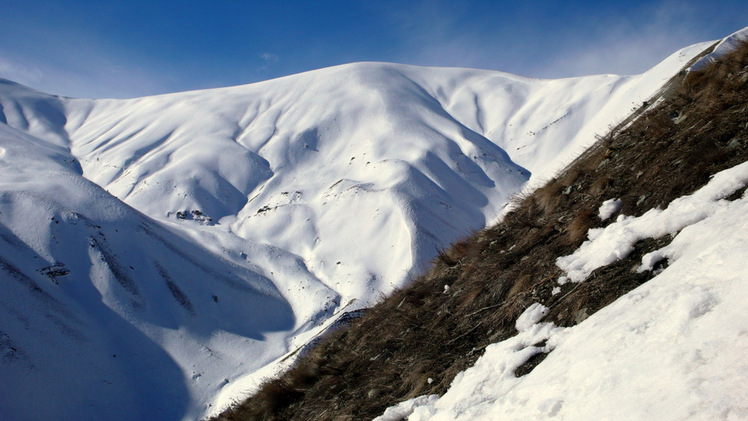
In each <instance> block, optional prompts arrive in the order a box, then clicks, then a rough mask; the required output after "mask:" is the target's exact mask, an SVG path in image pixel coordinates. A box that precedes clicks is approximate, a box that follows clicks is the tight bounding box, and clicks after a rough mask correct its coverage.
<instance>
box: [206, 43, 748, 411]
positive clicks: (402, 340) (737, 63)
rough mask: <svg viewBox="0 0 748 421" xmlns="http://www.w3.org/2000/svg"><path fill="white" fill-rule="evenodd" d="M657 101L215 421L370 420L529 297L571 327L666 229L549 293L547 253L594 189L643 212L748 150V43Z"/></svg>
mask: <svg viewBox="0 0 748 421" xmlns="http://www.w3.org/2000/svg"><path fill="white" fill-rule="evenodd" d="M663 98H664V100H662V102H660V103H659V104H658V105H657V106H655V107H652V108H651V109H649V110H646V111H645V110H642V111H641V113H640V115H638V116H637V117H636V118H635V119H633V120H632V121H630V122H629V123H630V124H628V125H622V126H619V127H618V128H616V129H614V130H613V131H612V132H611V133H610V134H608V135H606V136H605V137H603V138H601V139H600V140H599V141H598V142H597V144H596V145H595V146H593V147H592V148H591V149H590V150H589V151H587V152H585V153H584V154H583V155H582V156H581V157H580V158H579V159H577V160H576V161H575V162H574V163H573V164H572V165H571V166H569V167H568V168H567V169H566V170H565V171H564V172H562V173H561V174H559V175H558V176H557V177H556V178H554V179H552V180H550V181H549V182H548V184H546V185H545V186H544V187H542V188H540V189H538V190H537V191H536V192H534V193H533V194H532V195H529V196H527V197H523V198H519V199H517V203H516V204H517V208H516V210H515V211H513V212H512V213H510V214H509V215H507V217H506V218H505V220H504V221H503V222H502V223H500V224H498V225H496V226H494V227H491V228H488V229H485V230H483V231H481V232H478V233H476V234H475V235H474V236H472V237H470V238H466V239H464V240H462V241H460V242H458V243H456V244H454V245H453V246H452V247H451V248H450V249H449V250H446V251H445V252H443V253H441V255H440V257H439V258H438V259H437V261H436V262H434V265H433V267H432V269H431V271H430V272H429V273H427V274H426V275H424V276H422V277H421V278H419V279H417V280H415V281H414V282H413V284H412V285H411V286H410V287H409V288H407V289H404V290H401V291H397V292H395V293H394V294H393V295H392V296H390V297H388V298H387V299H386V300H384V301H383V302H382V303H380V304H378V305H377V306H375V307H374V308H372V309H370V310H369V311H368V312H367V313H366V315H365V316H364V317H362V318H361V319H359V320H357V321H355V322H354V323H353V324H352V325H350V326H349V327H348V328H345V329H340V330H337V331H335V332H333V333H331V334H329V335H328V336H327V337H326V338H325V339H323V340H322V341H321V342H320V344H319V345H318V346H316V347H315V348H314V349H313V350H311V351H310V352H308V353H307V354H306V355H305V356H303V357H301V358H300V360H299V361H298V362H297V364H296V365H295V366H294V367H293V368H292V369H291V370H290V371H289V372H287V373H286V374H285V375H283V376H282V377H280V378H278V379H274V380H271V381H269V382H267V383H266V384H265V385H264V386H263V388H262V389H261V390H260V391H259V392H258V393H257V394H256V395H255V396H253V397H251V398H250V399H248V400H247V401H245V402H243V403H242V404H240V405H237V406H235V407H234V408H232V409H230V410H228V411H226V412H225V413H223V414H221V415H220V416H219V417H218V419H221V420H244V419H277V420H288V419H298V420H358V419H371V418H373V417H375V416H377V415H379V414H381V413H382V411H383V410H384V409H385V408H386V407H388V406H390V405H393V404H395V403H397V402H399V401H402V400H405V399H408V398H411V397H415V396H418V395H423V394H432V393H439V394H441V393H444V392H445V391H446V389H447V388H448V386H449V384H450V383H451V381H452V379H453V378H454V376H455V375H456V374H457V373H459V372H460V371H462V370H464V369H465V368H467V367H470V366H471V365H472V364H473V363H474V362H475V360H476V359H477V358H478V357H479V356H480V355H481V353H482V350H483V348H485V347H486V346H487V345H488V344H490V343H493V342H497V341H501V340H503V339H506V338H508V337H510V336H512V335H514V334H515V333H516V332H515V328H514V323H515V321H516V318H517V316H519V314H520V313H521V312H522V311H523V310H524V309H525V308H526V307H527V306H529V305H530V304H531V303H533V302H541V303H543V304H544V305H546V306H548V307H550V308H551V312H550V314H549V315H548V316H547V317H546V318H545V320H547V321H549V320H552V321H554V322H555V323H556V324H558V325H562V326H571V325H574V324H576V323H579V322H580V321H581V320H583V319H584V318H585V317H587V316H588V315H589V314H592V313H594V312H595V311H597V310H599V309H600V308H602V307H603V306H605V305H607V304H609V303H610V302H612V301H613V300H615V299H616V298H618V297H620V296H621V295H623V294H625V293H627V292H628V291H630V290H632V289H633V288H636V287H637V286H638V285H640V284H642V283H644V282H646V281H647V280H649V278H650V277H651V274H650V273H641V274H639V273H635V272H632V270H631V268H632V266H635V261H636V260H637V259H640V258H641V256H642V254H643V253H646V252H648V251H651V250H653V249H655V248H659V247H661V246H663V245H665V244H667V243H668V242H669V241H670V238H668V237H665V238H660V239H656V240H645V241H642V242H640V243H639V244H637V246H636V251H635V252H634V253H632V255H631V256H629V258H627V259H623V260H621V261H619V262H618V263H615V264H612V265H610V266H607V267H603V268H600V269H598V270H597V271H595V272H594V273H593V274H592V276H591V277H590V279H589V280H587V281H586V282H584V283H580V284H571V283H569V284H565V285H563V286H562V287H561V293H559V294H556V295H552V294H551V290H552V289H553V287H555V286H557V283H556V279H557V278H558V276H559V275H561V273H560V270H559V269H558V268H557V267H556V265H555V260H556V258H557V257H558V256H562V255H567V254H570V253H571V252H572V251H573V250H574V249H576V248H577V247H579V245H580V244H581V243H582V242H583V241H584V240H585V235H586V232H587V230H588V229H589V228H591V227H595V226H601V225H603V222H602V221H600V220H599V218H598V217H597V209H598V207H599V206H600V204H601V203H602V202H603V201H604V200H606V199H610V198H620V199H622V201H623V208H622V210H621V212H622V213H624V214H627V215H641V214H643V213H644V212H646V211H647V210H649V209H652V208H654V207H660V208H664V207H665V206H666V205H667V204H668V203H669V202H670V201H672V200H673V199H675V198H677V197H679V196H682V195H684V194H688V193H691V192H693V191H695V190H696V189H697V188H699V187H700V186H702V185H704V184H706V182H707V181H708V179H709V176H710V175H711V174H714V173H716V172H718V171H720V170H722V169H725V168H729V167H731V166H734V165H736V164H738V163H741V162H743V161H745V160H746V159H747V158H748V45H744V46H743V48H741V49H740V50H739V51H737V52H735V53H733V54H731V55H730V56H728V57H726V58H725V59H724V60H722V61H720V62H718V63H715V64H713V65H711V66H710V67H709V68H707V69H705V70H704V71H702V72H700V73H690V74H688V75H686V74H685V73H684V74H681V75H679V76H676V78H674V80H673V81H672V83H671V84H670V87H669V88H668V90H667V91H666V92H665V93H664V95H663ZM611 220H612V219H611ZM445 285H447V286H449V289H448V290H446V291H445ZM542 358H543V356H542V355H540V356H538V357H537V358H534V359H532V360H531V361H529V362H528V363H527V364H525V365H524V366H522V367H520V368H519V369H518V370H517V373H516V374H517V375H522V374H525V373H527V372H529V371H530V370H532V368H533V367H534V366H535V365H537V364H539V363H542ZM428 378H433V380H434V381H433V382H432V383H430V384H429V382H428V381H427V380H428Z"/></svg>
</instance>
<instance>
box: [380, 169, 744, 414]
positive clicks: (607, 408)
mask: <svg viewBox="0 0 748 421" xmlns="http://www.w3.org/2000/svg"><path fill="white" fill-rule="evenodd" d="M746 184H748V163H742V164H740V165H738V166H736V167H733V168H730V169H728V170H725V171H722V172H720V173H718V174H716V175H715V176H714V177H713V178H712V180H711V181H710V182H709V184H707V185H706V186H704V187H703V188H701V189H700V190H698V191H697V192H695V193H694V194H692V195H690V196H684V197H681V198H679V199H676V200H674V201H673V202H672V203H670V205H669V206H668V207H667V208H666V209H664V210H661V209H652V210H650V211H649V212H647V213H645V214H644V215H642V216H641V217H632V216H624V215H621V216H619V217H618V219H617V220H616V221H615V222H614V223H612V224H611V225H608V226H607V227H605V228H596V229H594V230H591V231H590V234H589V237H590V240H589V241H587V242H585V243H584V244H583V245H582V247H581V248H579V249H578V250H576V251H575V252H574V253H573V254H572V255H570V256H565V257H562V258H559V260H558V265H559V267H561V268H562V269H564V271H566V272H567V273H568V274H569V277H568V278H569V279H570V280H571V281H573V282H583V281H584V279H585V278H586V276H588V275H589V272H590V271H591V269H592V268H595V267H600V266H603V265H605V264H608V263H611V262H613V261H616V260H619V259H621V258H622V257H623V256H625V255H626V254H628V252H629V251H630V249H633V244H634V243H635V242H636V241H639V240H641V239H644V238H656V237H661V236H663V235H667V234H668V233H677V235H676V236H675V238H674V240H673V242H672V243H671V244H669V245H667V246H665V247H663V248H661V249H659V250H655V251H654V252H652V253H649V254H646V255H645V256H644V258H643V259H642V265H641V266H640V267H639V268H638V270H639V271H652V270H653V269H654V264H655V263H657V262H660V261H661V260H663V259H668V261H669V262H670V266H668V267H667V268H666V269H664V270H662V269H659V270H658V271H656V272H655V273H657V276H655V277H654V278H653V279H652V280H650V281H649V282H647V283H646V284H644V285H642V286H640V287H639V288H637V289H635V290H634V291H632V292H630V293H628V294H626V295H624V296H623V297H621V298H620V299H618V300H617V301H615V302H614V303H612V304H611V305H610V306H608V307H606V308H604V309H602V310H601V311H599V312H597V313H595V314H593V315H592V316H590V317H589V318H588V319H586V320H584V321H583V322H582V323H580V324H579V325H577V326H573V327H569V328H562V327H557V326H554V324H553V323H550V322H544V323H538V322H539V321H540V319H542V318H543V316H545V314H546V313H547V312H548V308H546V307H544V306H542V305H541V304H539V303H534V304H532V305H531V306H530V307H529V308H528V309H527V310H526V311H525V312H524V313H523V314H522V315H521V316H520V317H519V319H518V320H517V330H518V332H519V333H518V334H517V335H516V336H514V337H512V338H510V339H508V340H506V341H503V342H499V343H496V344H493V345H490V346H488V347H487V348H486V353H485V354H484V355H483V356H482V357H481V358H480V359H479V360H478V362H477V363H476V364H475V366H473V367H471V368H469V369H467V370H465V371H464V372H462V373H460V374H459V375H458V376H457V377H455V379H454V381H453V383H452V385H451V386H450V389H449V391H447V393H446V394H445V395H444V396H442V397H438V396H437V395H432V396H421V397H418V398H415V399H412V400H409V401H406V402H403V403H401V404H399V405H397V406H395V407H393V408H389V409H388V410H387V411H386V412H385V414H383V415H382V416H381V417H378V418H377V420H379V421H386V420H400V419H403V417H406V416H407V417H408V419H409V420H414V421H415V420H423V421H426V420H434V421H436V420H449V421H452V420H494V419H500V418H504V419H513V420H537V419H548V418H556V419H562V420H595V419H606V420H629V419H671V420H716V419H723V420H743V419H746V417H748V404H747V403H746V400H745V398H746V396H748V387H746V385H745V379H746V377H747V376H748V365H746V362H745V354H744V353H743V352H744V350H746V349H748V336H746V334H745V333H746V331H745V328H746V326H748V314H747V313H746V312H745V297H746V294H748V282H746V276H745V270H744V267H745V261H746V259H748V218H746V215H748V195H746V194H745V193H743V194H742V196H741V197H740V198H738V199H736V200H733V201H730V200H726V198H727V197H728V196H730V195H731V194H733V193H735V192H740V191H741V189H743V188H744V187H745V185H746ZM588 269H589V271H588ZM551 351H553V352H551ZM549 352H550V353H549ZM538 353H549V354H548V358H546V359H545V360H544V361H543V363H542V364H540V365H538V366H537V367H536V368H535V369H534V370H533V371H532V372H530V373H529V374H527V375H526V376H522V377H517V376H516V375H515V370H516V369H517V367H519V366H521V365H522V364H524V363H525V362H526V361H527V360H528V359H529V358H530V357H532V356H533V355H535V354H538Z"/></svg>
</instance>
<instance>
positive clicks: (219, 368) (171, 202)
mask: <svg viewBox="0 0 748 421" xmlns="http://www.w3.org/2000/svg"><path fill="white" fill-rule="evenodd" d="M704 47H705V45H696V46H693V47H689V48H686V49H684V50H682V51H680V52H678V53H676V54H674V55H673V56H671V57H670V58H668V59H667V60H665V61H664V62H663V63H662V64H660V65H659V66H657V67H655V68H654V69H652V70H651V71H650V72H647V73H645V74H644V75H638V76H629V77H621V76H612V75H601V76H590V77H584V78H573V79H564V80H532V79H525V78H521V77H517V76H513V75H508V74H505V73H500V72H494V71H479V70H467V69H439V68H419V67H412V66H403V65H395V64H382V63H358V64H350V65H345V66H339V67H334V68H329V69H322V70H318V71H313V72H308V73H304V74H300V75H295V76H290V77H286V78H282V79H277V80H272V81H267V82H263V83H258V84H253V85H246V86H239V87H232V88H223V89H215V90H208V91H195V92H186V93H179V94H171V95H162V96H156V97H147V98H138V99H132V100H85V99H69V98H59V97H53V96H49V95H45V94H42V93H38V92H34V91H32V90H30V89H27V88H25V87H22V86H20V85H17V84H14V83H12V82H8V81H0V107H2V108H1V109H0V148H2V149H0V185H2V189H1V190H0V196H1V200H0V273H2V283H0V356H1V358H2V362H1V363H0V375H2V377H3V378H4V381H3V382H2V384H1V385H0V414H2V415H4V416H5V417H4V418H9V419H39V418H56V419H70V418H91V419H93V418H99V419H147V418H158V419H179V418H188V419H193V418H199V417H201V416H203V415H204V414H206V413H210V412H212V411H214V410H215V406H212V405H213V404H214V403H216V399H217V398H218V397H219V395H220V401H219V402H218V403H219V404H225V403H226V399H230V398H231V397H234V396H236V394H237V393H239V394H240V393H241V392H242V389H243V387H244V383H242V382H241V381H238V380H241V379H243V378H245V377H246V376H248V375H251V374H252V373H255V372H257V370H259V369H261V368H262V367H266V366H267V365H268V364H269V363H271V362H272V361H274V360H276V359H277V358H279V357H281V356H283V355H284V354H285V353H286V352H288V351H289V350H292V349H294V348H295V347H296V346H298V345H300V344H302V343H303V342H304V341H305V340H307V339H308V338H309V337H310V336H311V335H312V334H314V333H315V332H316V331H318V330H319V329H320V327H321V326H322V324H323V323H324V322H325V321H326V320H330V316H332V315H333V314H335V313H336V312H340V311H343V310H351V309H354V308H356V307H360V306H364V305H367V304H369V303H372V302H373V301H375V300H376V299H377V298H378V297H379V296H380V295H381V294H387V293H388V292H390V291H391V290H392V289H393V288H395V287H398V286H402V285H404V284H405V283H406V282H407V281H408V279H410V278H411V277H412V276H414V275H415V274H417V273H419V272H420V271H422V270H423V269H424V267H425V264H426V263H427V262H428V261H429V260H430V259H431V258H432V257H433V256H434V255H435V253H436V250H437V248H438V247H445V246H446V245H447V244H449V243H450V242H451V241H453V240H455V239H456V238H458V237H459V236H461V235H464V234H466V233H467V232H468V231H469V230H471V229H476V228H482V227H483V226H484V225H485V224H486V223H487V222H489V221H491V220H492V219H493V218H495V217H496V215H497V214H498V212H499V211H500V210H501V208H502V207H503V206H504V204H505V203H506V199H507V198H508V197H509V196H510V195H511V194H512V193H514V192H516V191H518V190H520V189H521V188H522V187H523V186H524V185H525V183H526V182H527V181H528V179H530V178H531V177H532V178H538V177H542V176H546V175H548V174H550V173H552V171H555V170H556V169H558V168H559V166H560V165H563V164H564V163H565V162H566V161H568V160H569V159H570V158H571V157H572V156H574V155H576V154H578V153H579V152H581V150H582V148H583V147H584V146H586V145H588V144H590V143H591V142H593V141H594V135H595V134H600V133H604V132H605V131H606V130H607V128H608V126H609V125H611V124H614V123H616V122H617V121H619V120H620V119H622V118H623V117H625V116H626V115H627V114H628V113H629V112H630V111H631V109H632V108H633V107H635V106H637V105H638V104H640V103H641V101H643V100H645V99H647V98H648V97H649V96H650V95H651V94H652V93H653V92H654V91H656V90H657V89H658V88H659V87H660V86H661V85H662V84H663V83H664V82H665V81H666V80H667V79H668V78H669V77H670V76H672V75H673V74H674V73H675V72H677V71H678V70H680V68H681V67H682V66H683V64H684V63H685V62H686V61H688V60H689V59H691V58H692V57H693V56H694V55H695V54H697V53H699V52H701V50H702V49H703V48H704ZM353 300H356V301H353ZM351 303H352V304H351ZM237 385H239V386H237ZM222 391H223V393H222Z"/></svg>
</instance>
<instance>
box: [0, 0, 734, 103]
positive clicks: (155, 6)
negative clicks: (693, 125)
mask: <svg viewBox="0 0 748 421" xmlns="http://www.w3.org/2000/svg"><path fill="white" fill-rule="evenodd" d="M747 25H748V2H746V1H745V0H741V1H730V0H726V1H719V2H715V1H669V0H668V1H633V0H632V1H629V2H620V1H604V0H600V1H532V0H527V1H521V2H520V1H517V2H509V1H490V0H483V1H470V0H466V1H440V0H432V1H410V0H399V1H395V0H381V1H354V0H349V1H337V0H318V1H282V0H276V1H263V2H259V1H248V0H244V1H242V0H181V1H160V0H151V1H137V0H112V1H106V0H98V1H84V0H66V1H62V0H59V1H51V0H22V1H21V0H0V39H2V42H0V77H3V78H7V79H12V80H15V81H17V82H20V83H23V84H26V85H29V86H32V87H34V88H36V89H39V90H42V91H45V92H50V93H55V94H61V95H68V96H76V97H120V98H121V97H134V96H143V95H150V94H159V93H166V92H177V91H184V90H190V89H203V88H212V87H219V86H230V85H239V84H244V83H251V82H257V81H261V80H266V79H271V78H275V77H279V76H285V75H289V74H293V73H299V72H303V71H307V70H312V69H317V68H321V67H327V66H333V65H337V64H343V63H349V62H354V61H388V62H398V63H408V64H417V65H429V66H458V67H476V68H485V69H495V70H502V71H507V72H511V73H516V74H520V75H523V76H530V77H548V78H556V77H567V76H577V75H584V74H593V73H619V74H632V73H640V72H642V71H644V70H646V69H648V68H650V67H651V66H653V65H654V64H656V63H657V62H659V61H660V60H662V59H664V58H665V57H667V56H668V55H669V54H670V53H672V52H674V51H675V50H677V49H679V48H681V47H684V46H686V45H690V44H694V43H697V42H701V41H707V40H712V39H717V38H721V37H723V36H726V35H728V34H729V33H731V32H734V31H736V30H738V29H740V28H742V27H744V26H747Z"/></svg>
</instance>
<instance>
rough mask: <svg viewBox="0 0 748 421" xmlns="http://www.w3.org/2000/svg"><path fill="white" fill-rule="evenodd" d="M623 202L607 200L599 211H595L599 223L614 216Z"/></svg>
mask: <svg viewBox="0 0 748 421" xmlns="http://www.w3.org/2000/svg"><path fill="white" fill-rule="evenodd" d="M622 205H623V202H621V200H620V199H608V200H606V201H604V202H603V204H602V205H600V209H599V210H598V211H597V215H598V216H599V217H600V220H601V221H607V220H608V219H609V218H610V217H611V216H613V215H615V214H616V213H617V212H618V211H619V210H621V206H622Z"/></svg>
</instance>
